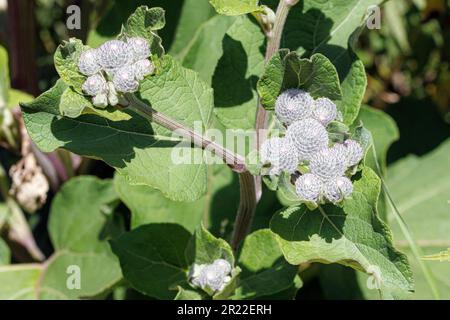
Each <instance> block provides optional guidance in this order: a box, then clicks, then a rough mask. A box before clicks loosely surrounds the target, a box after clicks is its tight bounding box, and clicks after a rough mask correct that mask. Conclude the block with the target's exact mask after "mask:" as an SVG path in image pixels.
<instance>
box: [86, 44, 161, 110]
mask: <svg viewBox="0 0 450 320" xmlns="http://www.w3.org/2000/svg"><path fill="white" fill-rule="evenodd" d="M150 55H151V52H150V45H149V44H148V42H147V40H145V39H144V38H140V37H133V38H127V39H125V40H124V41H121V40H111V41H107V42H105V43H104V44H103V45H101V46H100V47H99V48H97V49H88V50H86V51H84V52H83V53H82V54H81V55H80V59H79V60H78V70H79V71H80V73H82V74H83V75H85V76H87V77H88V78H87V79H86V81H85V82H84V84H83V86H82V89H83V92H84V93H85V94H86V95H88V96H91V97H93V98H92V102H93V104H94V105H95V106H96V107H99V108H104V107H106V106H108V105H111V106H114V105H116V104H117V103H118V102H119V98H118V93H127V92H135V91H137V90H138V88H139V81H141V80H143V79H144V77H145V76H147V75H150V74H152V73H153V72H154V66H153V64H152V62H151V61H150V60H149V57H150Z"/></svg>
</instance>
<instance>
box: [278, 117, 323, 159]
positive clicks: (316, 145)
mask: <svg viewBox="0 0 450 320" xmlns="http://www.w3.org/2000/svg"><path fill="white" fill-rule="evenodd" d="M286 138H287V139H289V140H290V141H291V142H292V143H293V144H294V146H295V148H296V150H297V153H298V156H299V160H301V161H303V160H309V159H310V158H311V156H312V155H313V154H315V153H316V152H317V151H319V150H321V149H324V148H326V147H328V141H329V139H328V133H327V130H326V129H325V127H324V126H323V125H322V124H321V123H320V122H318V121H317V120H314V119H304V120H299V121H296V122H294V123H293V124H291V125H290V126H289V127H288V128H287V131H286Z"/></svg>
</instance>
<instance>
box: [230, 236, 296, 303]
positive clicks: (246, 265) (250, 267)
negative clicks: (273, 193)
mask: <svg viewBox="0 0 450 320" xmlns="http://www.w3.org/2000/svg"><path fill="white" fill-rule="evenodd" d="M238 264H239V266H240V267H241V269H242V270H243V271H242V273H241V276H240V281H239V285H238V287H237V289H236V292H235V294H234V295H233V297H232V298H233V299H257V298H261V297H264V296H270V295H274V294H276V293H279V292H282V291H284V290H287V289H289V288H290V287H292V286H293V285H294V278H295V276H296V274H297V272H298V267H297V266H293V265H290V264H288V263H287V262H286V260H284V257H283V254H282V252H281V250H280V248H279V245H278V243H277V241H276V236H275V235H274V234H273V233H272V232H271V231H270V230H268V229H262V230H258V231H255V232H254V233H252V234H250V235H249V236H247V238H246V239H245V241H244V244H243V246H242V250H241V253H240V256H239V261H238Z"/></svg>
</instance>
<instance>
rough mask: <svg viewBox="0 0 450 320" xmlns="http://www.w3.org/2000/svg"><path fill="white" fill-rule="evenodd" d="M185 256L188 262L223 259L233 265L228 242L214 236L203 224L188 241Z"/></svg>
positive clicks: (232, 256)
mask: <svg viewBox="0 0 450 320" xmlns="http://www.w3.org/2000/svg"><path fill="white" fill-rule="evenodd" d="M186 258H187V261H188V263H189V264H192V263H195V264H212V263H213V262H214V261H215V260H217V259H225V260H227V261H228V262H229V263H230V264H231V266H232V267H234V255H233V251H232V249H231V247H230V245H229V244H228V242H226V241H225V240H223V239H220V238H216V237H214V236H213V235H212V234H211V233H210V232H209V231H208V230H206V229H205V228H204V227H203V225H201V226H200V227H198V228H197V230H196V231H195V234H194V236H193V237H192V239H191V241H190V242H189V245H188V247H187V249H186Z"/></svg>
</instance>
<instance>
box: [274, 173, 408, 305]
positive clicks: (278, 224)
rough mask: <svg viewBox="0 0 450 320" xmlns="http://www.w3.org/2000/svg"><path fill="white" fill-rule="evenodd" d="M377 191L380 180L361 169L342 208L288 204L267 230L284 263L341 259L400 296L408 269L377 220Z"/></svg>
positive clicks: (405, 290) (386, 295)
mask: <svg viewBox="0 0 450 320" xmlns="http://www.w3.org/2000/svg"><path fill="white" fill-rule="evenodd" d="M379 194H380V179H379V178H378V176H376V175H375V173H374V172H373V171H372V170H371V169H369V168H364V169H363V170H362V172H361V174H360V176H359V177H357V178H356V179H355V181H354V191H353V195H352V198H351V199H347V200H346V201H344V203H343V206H342V208H341V207H337V206H333V205H325V206H323V207H319V208H318V209H316V210H314V211H309V210H308V209H307V208H306V206H294V207H290V208H287V209H284V210H281V211H280V212H278V213H277V214H276V215H275V216H274V217H273V219H272V221H271V224H270V228H271V230H272V231H273V232H275V233H276V234H277V235H278V241H279V244H280V247H281V250H282V251H283V254H284V256H285V258H286V259H287V261H288V262H290V263H292V264H301V263H305V262H322V263H340V264H343V265H345V266H349V267H352V268H354V269H356V270H360V271H364V272H366V273H368V274H371V275H372V277H373V279H374V280H376V281H377V282H378V283H377V284H378V286H379V288H380V291H381V293H382V296H383V298H403V297H405V296H406V295H407V293H409V292H410V291H412V290H413V280H412V273H411V270H410V267H409V264H408V261H407V259H406V256H405V255H403V254H402V253H400V252H399V251H397V250H396V249H394V247H393V244H392V235H391V233H390V231H389V229H388V227H387V226H386V225H385V224H384V223H383V222H382V221H381V220H380V219H379V218H378V215H377V201H378V197H379Z"/></svg>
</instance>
